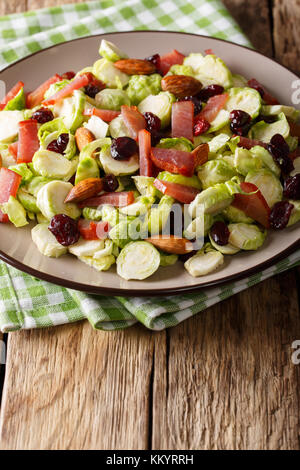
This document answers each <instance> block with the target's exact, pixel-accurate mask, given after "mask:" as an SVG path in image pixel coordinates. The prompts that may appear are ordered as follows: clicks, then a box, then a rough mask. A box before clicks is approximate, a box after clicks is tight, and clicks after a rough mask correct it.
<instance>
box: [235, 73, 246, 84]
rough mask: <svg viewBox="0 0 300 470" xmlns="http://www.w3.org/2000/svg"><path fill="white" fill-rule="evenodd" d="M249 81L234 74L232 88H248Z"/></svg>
mask: <svg viewBox="0 0 300 470" xmlns="http://www.w3.org/2000/svg"><path fill="white" fill-rule="evenodd" d="M247 84H248V80H247V79H246V78H245V77H243V75H239V74H238V73H233V74H232V86H233V87H234V88H242V87H244V86H247Z"/></svg>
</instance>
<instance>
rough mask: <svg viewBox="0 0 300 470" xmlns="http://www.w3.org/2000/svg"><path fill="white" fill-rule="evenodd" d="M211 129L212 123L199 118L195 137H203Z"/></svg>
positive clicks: (195, 125)
mask: <svg viewBox="0 0 300 470" xmlns="http://www.w3.org/2000/svg"><path fill="white" fill-rule="evenodd" d="M209 128H210V123H209V122H208V121H207V120H206V119H204V118H198V119H196V121H195V124H194V135H196V136H197V135H201V134H204V133H205V132H207V131H208V130H209Z"/></svg>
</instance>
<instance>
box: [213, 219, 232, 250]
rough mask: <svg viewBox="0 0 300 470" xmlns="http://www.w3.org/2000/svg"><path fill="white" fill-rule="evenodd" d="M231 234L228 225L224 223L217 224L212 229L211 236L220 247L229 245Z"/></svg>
mask: <svg viewBox="0 0 300 470" xmlns="http://www.w3.org/2000/svg"><path fill="white" fill-rule="evenodd" d="M229 235H230V232H229V230H228V227H227V225H226V224H225V223H224V222H221V221H219V222H215V223H214V225H213V226H212V228H211V229H210V236H211V238H212V239H213V241H214V242H215V243H216V244H217V245H220V246H224V245H227V244H228V240H229Z"/></svg>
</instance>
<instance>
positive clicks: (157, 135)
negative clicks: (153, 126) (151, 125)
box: [151, 131, 163, 147]
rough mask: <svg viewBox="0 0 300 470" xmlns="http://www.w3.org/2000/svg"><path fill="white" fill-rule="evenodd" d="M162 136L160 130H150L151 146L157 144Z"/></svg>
mask: <svg viewBox="0 0 300 470" xmlns="http://www.w3.org/2000/svg"><path fill="white" fill-rule="evenodd" d="M162 138H163V135H162V134H161V132H156V131H153V132H151V147H155V145H157V144H158V143H159V141H160V139H162Z"/></svg>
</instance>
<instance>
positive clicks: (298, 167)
mask: <svg viewBox="0 0 300 470" xmlns="http://www.w3.org/2000/svg"><path fill="white" fill-rule="evenodd" d="M293 164H294V169H293V171H291V173H290V175H291V176H295V175H297V173H300V157H298V158H295V160H294V161H293Z"/></svg>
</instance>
